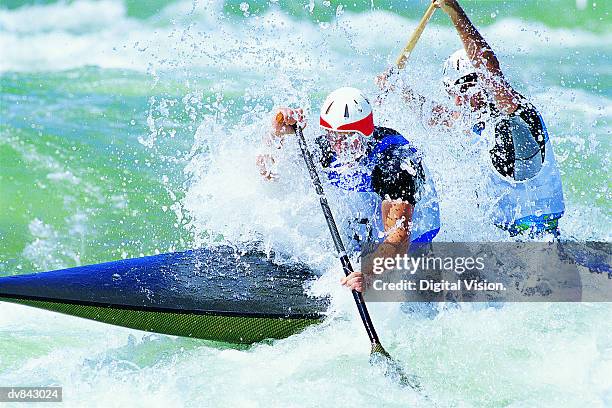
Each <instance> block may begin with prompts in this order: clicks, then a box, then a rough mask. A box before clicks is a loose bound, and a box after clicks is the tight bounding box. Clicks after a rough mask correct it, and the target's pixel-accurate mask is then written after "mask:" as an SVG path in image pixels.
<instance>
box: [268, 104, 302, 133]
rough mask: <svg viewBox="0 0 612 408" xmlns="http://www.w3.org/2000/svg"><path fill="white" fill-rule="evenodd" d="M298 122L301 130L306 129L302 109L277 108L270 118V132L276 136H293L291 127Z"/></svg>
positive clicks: (293, 131)
mask: <svg viewBox="0 0 612 408" xmlns="http://www.w3.org/2000/svg"><path fill="white" fill-rule="evenodd" d="M298 122H299V123H300V126H302V128H305V127H306V119H305V118H304V110H303V109H302V108H298V109H291V108H279V109H277V110H276V112H275V113H274V117H273V118H272V132H273V133H274V134H275V135H277V136H280V135H288V134H293V133H295V130H294V129H293V125H295V124H296V123H298Z"/></svg>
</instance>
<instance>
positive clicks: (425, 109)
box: [375, 69, 460, 127]
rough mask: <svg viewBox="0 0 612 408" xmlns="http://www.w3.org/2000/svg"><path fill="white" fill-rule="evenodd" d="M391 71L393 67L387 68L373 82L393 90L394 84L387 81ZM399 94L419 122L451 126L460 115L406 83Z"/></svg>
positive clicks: (387, 90) (380, 86)
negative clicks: (419, 119) (417, 117)
mask: <svg viewBox="0 0 612 408" xmlns="http://www.w3.org/2000/svg"><path fill="white" fill-rule="evenodd" d="M393 73H394V71H393V69H389V70H387V71H386V72H384V73H382V74H380V75H378V76H377V77H376V79H375V82H376V84H377V85H378V87H379V88H380V90H381V91H383V92H389V91H393V90H394V85H393V84H391V83H390V81H389V77H390V76H391V75H393ZM401 96H402V99H403V100H404V102H406V105H408V107H409V108H410V110H411V111H413V112H414V113H416V114H417V115H418V116H419V118H421V122H423V123H426V124H427V125H428V126H440V125H442V126H446V127H452V126H453V123H454V122H455V120H456V119H458V118H459V116H460V113H459V112H458V111H454V110H451V109H448V108H447V107H446V106H443V105H440V104H438V103H436V102H434V101H432V100H430V99H428V98H426V97H424V96H423V95H420V94H418V93H417V92H415V91H414V90H412V88H410V87H409V86H407V85H404V86H403V87H402V89H401Z"/></svg>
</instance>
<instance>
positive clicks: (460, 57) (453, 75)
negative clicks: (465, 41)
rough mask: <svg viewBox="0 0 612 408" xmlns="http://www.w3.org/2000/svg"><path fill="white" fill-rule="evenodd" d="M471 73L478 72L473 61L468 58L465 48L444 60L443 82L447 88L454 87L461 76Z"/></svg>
mask: <svg viewBox="0 0 612 408" xmlns="http://www.w3.org/2000/svg"><path fill="white" fill-rule="evenodd" d="M470 74H476V68H474V65H473V64H472V61H470V59H469V58H468V56H467V53H466V52H465V49H463V48H461V49H458V50H457V51H455V52H454V53H453V54H452V55H451V56H450V57H448V58H447V59H446V61H444V68H443V69H442V82H443V83H444V85H445V86H446V87H447V88H448V87H452V86H454V85H456V84H457V81H459V80H460V79H461V78H463V77H465V76H467V75H470ZM474 79H476V78H474Z"/></svg>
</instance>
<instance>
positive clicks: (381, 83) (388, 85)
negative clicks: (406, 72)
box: [374, 67, 395, 92]
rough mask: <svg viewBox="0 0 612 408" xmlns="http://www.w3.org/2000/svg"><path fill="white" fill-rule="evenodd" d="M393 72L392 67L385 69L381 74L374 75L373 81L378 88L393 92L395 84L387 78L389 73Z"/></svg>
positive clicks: (389, 75)
mask: <svg viewBox="0 0 612 408" xmlns="http://www.w3.org/2000/svg"><path fill="white" fill-rule="evenodd" d="M393 74H395V70H394V69H393V67H391V68H389V69H387V70H386V71H385V72H383V73H382V74H380V75H378V76H376V78H374V83H376V85H377V86H378V87H379V88H380V90H381V91H382V92H393V91H394V90H395V85H394V84H393V81H390V80H389V78H390V77H391V75H393Z"/></svg>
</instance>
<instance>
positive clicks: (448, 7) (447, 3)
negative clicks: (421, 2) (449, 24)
mask: <svg viewBox="0 0 612 408" xmlns="http://www.w3.org/2000/svg"><path fill="white" fill-rule="evenodd" d="M432 3H433V4H434V5H435V6H436V7H437V8H440V9H442V10H443V11H444V12H445V13H446V14H448V15H449V16H452V15H453V14H456V13H457V12H459V11H460V10H461V6H460V5H459V2H458V1H457V0H432Z"/></svg>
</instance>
